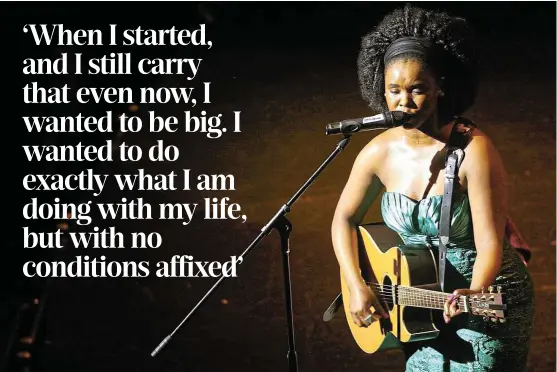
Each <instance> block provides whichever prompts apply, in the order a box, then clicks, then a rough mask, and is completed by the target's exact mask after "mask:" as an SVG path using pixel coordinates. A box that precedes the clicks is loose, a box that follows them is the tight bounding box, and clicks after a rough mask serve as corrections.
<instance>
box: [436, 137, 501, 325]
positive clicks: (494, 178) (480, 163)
mask: <svg viewBox="0 0 557 372" xmlns="http://www.w3.org/2000/svg"><path fill="white" fill-rule="evenodd" d="M461 170H462V172H459V173H461V174H463V175H464V176H465V177H466V181H467V185H468V196H469V199H470V209H471V212H472V221H473V225H474V242H475V245H476V251H477V255H476V262H475V263H474V269H473V271H472V283H471V284H470V288H463V289H457V290H455V291H454V292H453V294H452V295H450V296H449V298H448V299H447V301H446V302H445V311H444V312H443V318H444V319H445V322H447V323H448V322H449V321H450V319H451V318H452V317H454V316H456V315H459V314H460V313H461V310H460V309H458V308H457V306H456V304H457V303H458V297H459V296H460V295H469V294H472V293H477V292H480V291H481V290H482V288H487V287H489V286H490V285H493V283H494V282H495V278H496V277H497V274H498V273H499V270H500V269H501V257H502V252H503V236H504V234H505V221H506V218H507V197H508V190H507V186H508V185H507V174H506V171H505V168H504V166H503V161H502V159H501V156H500V155H499V152H498V151H497V149H496V148H495V146H494V145H493V143H492V142H491V140H490V139H489V138H488V137H487V136H486V135H485V134H484V133H482V132H480V131H479V130H478V129H475V130H474V136H473V139H472V141H471V142H470V144H469V145H468V147H467V149H466V156H465V160H464V161H463V163H462V168H461Z"/></svg>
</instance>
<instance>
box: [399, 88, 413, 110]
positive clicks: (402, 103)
mask: <svg viewBox="0 0 557 372" xmlns="http://www.w3.org/2000/svg"><path fill="white" fill-rule="evenodd" d="M409 101H410V98H409V97H408V94H407V93H406V92H402V93H400V99H399V101H398V106H399V107H407V106H408V104H409Z"/></svg>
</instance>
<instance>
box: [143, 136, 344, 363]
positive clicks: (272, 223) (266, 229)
mask: <svg viewBox="0 0 557 372" xmlns="http://www.w3.org/2000/svg"><path fill="white" fill-rule="evenodd" d="M349 142H350V134H346V135H345V136H344V138H343V139H342V140H340V141H339V143H338V144H337V146H336V148H335V149H334V150H333V151H332V152H331V154H330V155H329V156H328V157H327V158H326V159H325V161H324V162H323V163H322V164H321V165H320V166H319V168H317V170H315V172H314V173H313V174H312V175H311V176H310V177H309V178H308V180H307V181H306V182H305V183H304V184H303V185H302V186H301V187H300V188H299V189H298V191H296V193H295V194H294V195H293V196H292V197H291V198H290V200H288V202H286V204H284V205H283V206H282V207H280V208H279V210H278V211H277V212H276V213H275V215H274V216H273V217H272V218H271V219H270V220H269V222H268V223H267V224H266V225H265V226H263V228H262V229H261V232H260V233H259V235H257V237H256V238H255V239H254V240H253V242H251V244H250V245H249V246H248V247H247V248H246V249H245V250H244V252H242V254H241V255H240V258H241V260H239V261H240V262H242V261H243V259H244V257H245V256H247V255H248V254H249V253H250V252H251V251H252V250H253V248H255V247H256V246H257V245H258V244H259V243H260V242H261V240H263V238H264V237H265V236H266V235H269V234H270V233H271V231H272V230H273V228H277V230H279V232H280V230H281V228H280V227H277V223H280V222H282V221H284V217H285V216H286V214H288V212H290V208H291V207H292V205H293V204H294V203H295V202H296V200H298V198H299V197H300V196H301V195H302V194H303V193H304V192H305V191H306V190H307V189H308V188H309V187H310V186H311V184H312V183H313V182H314V181H315V180H316V179H317V177H318V176H319V175H320V174H321V172H323V170H324V169H325V168H326V167H327V166H328V165H329V163H331V162H332V161H333V159H334V158H335V157H336V156H337V155H338V154H339V153H340V152H341V151H342V150H344V148H345V147H346V146H347V145H348V143H349ZM224 278H225V276H221V277H220V278H219V279H218V280H217V282H216V283H215V284H214V285H213V286H212V287H211V288H210V289H209V290H208V291H207V293H205V295H204V296H203V297H202V298H201V300H199V302H198V303H197V305H195V306H194V307H193V309H192V310H191V311H190V312H189V313H188V315H186V317H185V318H184V319H183V320H182V321H181V322H180V324H178V326H177V327H176V328H175V329H174V331H172V333H170V334H169V335H168V336H166V337H165V338H164V339H163V340H162V341H161V342H160V344H159V345H158V346H157V347H156V348H155V349H154V350H153V352H152V353H151V356H152V357H154V356H156V355H157V354H158V353H159V352H160V351H161V350H162V349H163V348H164V347H165V346H166V344H168V342H169V341H170V339H171V338H172V337H173V336H174V334H175V333H176V332H178V330H179V329H180V328H181V327H182V326H183V325H184V323H186V321H187V320H188V319H189V318H190V317H191V316H192V315H193V313H195V311H196V310H197V309H198V308H199V307H200V306H201V305H202V304H203V303H204V302H205V301H206V300H207V298H208V297H209V296H210V295H211V294H212V293H213V292H214V290H215V289H217V287H218V286H219V285H220V284H221V283H222V281H223V280H224Z"/></svg>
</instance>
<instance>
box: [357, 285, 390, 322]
mask: <svg viewBox="0 0 557 372" xmlns="http://www.w3.org/2000/svg"><path fill="white" fill-rule="evenodd" d="M372 306H373V308H374V310H375V311H374V312H373V313H372V312H371V307H372ZM350 313H351V314H352V320H353V321H354V323H355V324H356V325H358V326H359V327H368V326H369V325H370V324H371V323H372V321H373V319H375V320H379V319H381V318H388V317H389V313H387V312H386V311H385V309H384V308H383V306H382V305H381V302H380V301H379V296H378V295H377V293H376V292H375V291H372V290H371V288H370V287H369V286H368V285H366V284H364V283H362V284H361V285H358V286H356V287H354V288H352V289H351V290H350ZM366 318H367V319H368V320H367V321H366ZM369 319H371V321H370V320H369Z"/></svg>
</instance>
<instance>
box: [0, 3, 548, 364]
mask: <svg viewBox="0 0 557 372" xmlns="http://www.w3.org/2000/svg"><path fill="white" fill-rule="evenodd" d="M420 5H421V6H423V7H426V8H437V7H441V5H442V4H441V3H420ZM400 6H403V3H397V2H389V3H375V2H359V3H265V4H263V3H247V2H246V3H234V2H230V3H197V2H191V3H182V2H172V3H165V2H157V3H154V2H153V3H143V2H125V3H116V2H110V3H108V2H105V3H79V4H78V3H32V2H25V3H9V4H7V3H4V4H3V5H2V15H3V22H2V23H3V27H4V33H3V35H2V36H3V39H4V51H3V52H2V55H3V58H2V60H3V62H4V63H3V65H4V66H5V67H4V69H3V72H4V79H3V85H4V88H3V91H4V95H3V96H4V97H5V99H4V107H3V114H4V125H3V135H2V139H3V146H2V147H3V149H4V151H5V155H4V162H3V163H4V164H3V165H4V173H3V177H2V179H3V184H4V186H8V189H7V190H6V191H5V193H4V203H3V204H4V207H5V209H4V210H5V211H7V213H5V221H6V222H5V223H4V224H5V225H4V228H3V232H4V234H3V238H4V239H3V250H2V254H3V256H2V257H1V258H0V263H1V268H0V269H1V272H2V276H3V280H2V281H1V283H0V285H1V287H0V291H1V292H0V294H1V304H0V309H1V311H0V336H1V339H0V347H1V349H0V351H2V353H3V354H2V355H3V357H8V356H13V355H14V353H15V352H16V351H17V350H15V349H9V350H10V353H9V355H5V354H4V350H8V346H9V345H10V342H9V340H10V339H13V338H10V335H14V333H13V331H14V330H15V329H16V328H14V325H17V324H20V325H21V328H20V330H21V329H26V328H25V327H28V326H27V325H26V324H25V321H26V320H29V319H31V320H32V319H33V314H34V313H33V311H27V312H23V313H20V314H22V315H23V317H24V319H23V320H22V322H19V323H18V322H17V314H18V309H19V308H20V307H21V305H22V304H24V303H28V302H29V301H30V300H32V299H33V298H37V297H38V296H40V295H41V294H44V293H48V299H47V301H46V302H44V303H45V304H46V307H45V309H44V315H43V316H42V317H41V318H40V319H41V327H40V329H41V330H43V331H44V335H43V337H41V338H40V343H39V344H38V348H37V350H35V351H33V355H32V360H33V361H36V362H37V363H38V364H37V366H36V369H35V370H37V371H45V372H78V371H79V372H97V371H105V372H112V371H165V372H174V371H191V372H193V371H203V372H205V371H216V370H224V369H227V370H232V371H262V370H265V371H268V372H271V371H285V370H286V350H287V338H286V335H287V333H286V321H285V316H284V305H283V304H284V302H283V288H282V268H281V257H280V246H279V239H278V236H277V235H276V234H272V235H270V236H269V237H267V239H266V240H264V242H263V244H262V245H261V246H260V247H259V248H257V249H256V250H255V251H254V252H253V253H251V254H250V255H249V256H248V257H247V259H246V261H245V262H244V264H242V265H241V270H240V275H239V277H238V278H235V279H230V280H227V281H226V282H225V283H224V284H223V285H222V286H221V287H220V288H219V289H218V290H217V292H215V294H214V295H213V296H212V297H211V298H210V299H209V300H208V301H207V302H206V303H205V305H204V306H203V307H202V308H201V309H200V310H199V311H198V312H197V313H196V314H195V315H194V317H193V318H192V319H191V321H190V322H189V323H188V324H186V325H185V326H184V327H183V328H182V329H181V331H180V332H179V333H177V334H176V335H175V337H174V338H173V339H172V341H171V342H170V343H169V344H168V346H167V347H166V348H165V349H164V350H163V351H162V352H161V353H160V354H159V355H158V356H157V357H156V358H151V357H150V352H151V351H152V350H153V348H154V347H155V346H156V345H157V344H158V343H159V341H160V340H161V339H162V338H164V337H165V336H166V335H167V334H168V333H169V332H171V331H172V330H173V329H174V327H175V326H176V325H177V324H178V323H179V322H180V320H181V319H182V318H183V316H185V314H187V313H188V312H189V311H190V309H191V308H192V306H194V305H195V304H196V303H197V301H198V300H199V299H200V298H201V296H202V295H203V294H204V293H205V291H206V290H207V289H208V288H209V287H210V286H211V285H212V283H213V280H211V279H179V280H178V279H177V280H163V279H157V278H156V277H154V275H153V276H151V277H149V278H145V279H56V280H53V281H46V280H26V279H25V278H24V277H23V275H22V272H21V264H22V263H23V262H25V261H27V260H35V261H39V260H42V259H49V260H61V259H68V258H70V257H72V254H81V253H82V252H77V250H75V251H74V252H72V251H70V252H67V251H55V250H38V249H35V250H25V251H24V250H23V248H22V229H21V228H22V226H24V221H23V220H22V217H21V208H22V206H23V205H24V204H25V203H27V202H28V200H29V198H31V197H33V196H36V193H33V194H24V195H22V186H21V179H22V176H23V174H24V173H28V172H32V171H33V172H43V173H44V172H47V171H51V172H52V171H53V169H54V170H56V171H60V172H76V171H80V170H82V169H85V165H83V164H61V163H58V164H50V165H48V166H49V167H50V166H52V167H54V168H53V169H51V168H48V167H47V165H46V164H42V165H40V166H37V165H31V164H28V163H26V161H25V159H24V154H23V151H22V149H21V145H22V144H42V143H45V144H49V143H76V142H78V141H83V142H88V143H99V142H100V141H104V140H106V139H108V138H107V137H103V136H94V135H87V136H84V137H79V136H75V135H73V136H59V137H57V138H55V137H48V138H47V137H37V136H30V135H29V134H28V133H27V132H26V129H25V125H24V124H23V122H22V120H21V116H24V115H45V114H50V115H69V114H76V113H78V112H82V113H84V114H89V115H93V114H95V115H100V114H102V113H104V112H105V111H106V110H112V111H114V112H129V107H128V106H127V105H113V106H109V107H108V106H106V105H85V106H79V105H75V104H72V105H66V106H61V105H60V106H44V105H23V104H22V102H23V100H22V95H21V88H22V87H23V85H25V84H26V83H27V82H29V81H30V79H29V78H28V77H24V76H23V75H22V74H21V62H22V61H23V59H24V58H25V57H30V56H36V57H39V56H43V57H47V56H50V57H57V56H58V55H59V53H61V52H68V53H75V52H83V53H84V54H85V55H89V56H93V55H99V56H100V55H102V54H106V53H110V52H115V51H123V52H131V53H133V57H134V60H135V59H138V58H140V57H144V56H151V57H171V56H174V57H176V58H188V57H189V58H203V59H204V61H203V62H202V65H201V68H200V71H199V76H198V77H197V78H196V79H195V82H194V86H195V84H201V82H203V81H210V82H212V89H213V90H212V93H213V94H212V99H213V102H214V104H212V105H211V106H210V107H202V106H201V105H198V106H197V107H196V108H194V109H193V110H192V111H194V112H195V111H199V110H201V109H207V110H208V111H209V112H212V113H218V112H231V111H233V110H242V129H243V132H242V133H241V134H232V133H225V135H224V137H223V138H221V139H218V140H209V139H207V138H205V137H204V136H202V135H199V134H189V135H188V134H185V133H180V132H177V133H174V134H165V135H153V134H151V135H149V134H148V133H146V132H144V133H140V134H135V135H126V136H123V137H113V138H112V139H114V140H117V141H122V140H125V141H126V142H128V143H135V144H139V145H141V146H145V147H147V146H150V145H152V144H154V143H155V141H156V140H157V139H164V141H165V143H167V144H174V145H176V146H178V147H179V148H180V151H181V156H180V159H179V160H178V161H176V162H175V163H164V164H162V165H157V164H152V163H149V162H141V163H140V164H133V165H127V164H123V163H119V162H115V163H111V164H96V165H95V167H96V170H97V172H105V173H114V172H121V173H125V172H129V173H131V172H134V170H135V169H136V168H144V169H146V171H148V172H151V173H168V172H170V171H171V170H180V169H182V168H189V169H192V174H197V173H201V172H203V173H210V172H215V173H233V174H234V175H235V176H236V184H237V191H234V192H226V193H225V192H223V193H220V194H219V193H216V194H215V196H225V195H226V196H230V197H231V198H232V200H233V201H234V202H238V203H240V204H241V205H242V208H243V211H244V212H245V214H246V215H247V216H248V222H247V223H245V224H241V223H239V222H236V221H227V222H219V221H203V220H202V219H197V220H195V223H192V225H190V226H188V227H184V226H182V225H181V224H180V223H179V222H177V221H171V222H164V221H139V222H137V221H136V222H134V223H132V224H130V223H126V222H123V221H122V222H117V223H116V226H117V227H118V229H119V230H120V231H123V232H130V231H146V232H150V231H157V232H159V233H161V234H162V235H163V239H164V243H163V246H162V247H161V248H159V249H156V250H144V251H137V252H134V251H132V250H129V249H123V250H119V251H117V252H114V251H112V250H111V251H110V252H108V253H107V252H105V251H103V252H91V251H89V252H87V253H89V254H90V255H92V256H100V255H101V253H102V254H104V255H106V256H107V259H108V260H120V261H122V260H132V259H133V260H137V261H140V260H149V261H151V262H156V261H158V260H169V259H170V258H171V257H172V255H174V254H191V255H193V256H194V257H196V258H199V259H203V260H225V259H227V258H228V257H229V256H231V255H237V254H240V253H241V252H242V251H243V249H244V248H245V247H246V246H247V244H248V243H250V242H251V240H252V239H253V238H254V237H255V236H256V235H257V234H258V232H259V230H260V229H261V227H262V226H263V224H264V223H265V222H266V221H267V220H268V219H269V218H270V216H271V215H272V213H273V212H275V211H276V210H277V209H278V208H279V207H280V206H281V205H282V204H283V203H284V202H285V201H286V200H287V199H288V197H289V196H291V195H292V193H294V191H296V190H297V188H298V187H299V185H301V184H302V183H303V182H304V181H305V180H306V179H307V177H309V175H310V174H311V173H312V172H313V170H314V169H315V168H316V167H317V166H318V165H319V164H320V163H321V161H322V160H323V159H324V158H325V157H326V156H327V155H328V154H329V153H330V151H332V150H333V148H334V146H335V145H336V143H337V140H338V138H330V137H326V136H325V135H324V125H325V124H326V123H329V122H332V121H336V120H340V119H346V118H352V117H361V116H367V115H370V114H374V113H371V112H370V111H369V109H367V108H366V105H365V103H364V102H363V100H362V99H361V98H360V95H359V91H358V85H357V75H356V58H357V54H358V48H359V42H360V37H361V36H362V35H363V34H364V33H366V32H367V31H368V30H370V29H371V28H372V27H373V26H374V25H375V24H376V23H377V22H378V21H379V20H380V19H381V18H382V17H383V16H384V15H385V14H386V13H388V12H389V11H391V10H392V9H393V8H395V7H400ZM443 6H444V7H445V8H444V9H446V10H448V11H449V12H451V13H452V14H454V15H460V16H464V17H466V18H468V19H469V20H470V21H471V22H472V23H473V25H474V27H475V28H476V31H477V33H478V36H479V42H480V51H481V53H480V56H481V58H482V67H483V73H484V76H483V80H482V85H481V87H480V92H479V96H478V99H477V103H476V105H475V106H474V107H473V108H472V109H471V110H469V112H467V114H466V116H467V117H469V118H470V119H472V120H474V121H476V122H477V123H478V124H479V125H480V127H481V128H482V129H483V130H484V131H486V132H487V133H488V134H489V135H490V136H491V137H492V138H493V140H494V142H495V143H496V145H497V147H498V148H499V149H500V151H501V153H502V155H503V157H504V159H505V164H506V167H507V170H508V172H509V175H510V179H511V181H512V183H511V190H510V192H511V196H512V205H511V207H510V208H511V214H512V216H513V218H514V219H515V221H516V222H517V224H518V225H519V227H520V229H521V230H523V233H524V235H525V237H526V238H527V240H528V241H529V242H530V244H531V245H532V249H533V259H532V262H531V265H530V270H531V272H532V275H533V277H534V280H535V283H536V301H537V310H536V319H535V331H534V334H533V339H532V351H531V355H530V360H529V370H531V371H536V372H544V371H554V370H555V369H554V368H555V245H554V244H555V243H554V241H555V66H556V65H555V3H552V2H544V3H534V2H528V3H520V2H518V3H516V2H512V3H510V2H505V3H502V2H497V3H479V2H474V3H465V2H455V3H451V4H446V3H444V4H443ZM62 22H63V23H64V25H65V26H66V27H71V28H77V27H79V28H86V27H92V28H101V29H103V30H105V29H107V28H108V24H110V23H117V24H118V25H121V26H122V27H126V28H132V27H137V26H143V27H151V28H170V27H171V26H176V27H177V28H195V27H196V26H197V25H199V24H200V23H206V24H207V34H208V36H209V39H210V40H212V41H213V48H212V49H210V50H206V49H203V48H161V47H153V48H149V49H145V48H129V49H122V50H116V49H114V48H115V47H110V49H109V48H106V47H105V48H103V47H95V48H92V47H87V48H55V47H52V48H46V47H41V48H37V47H32V45H31V42H30V37H29V35H26V34H24V33H23V32H22V28H23V25H24V24H27V23H48V24H52V23H62ZM37 81H40V82H41V83H43V84H45V85H46V84H50V85H54V86H61V85H63V84H66V83H67V84H69V85H70V86H73V87H79V86H83V85H97V86H109V85H110V86H132V87H140V86H155V87H156V86H192V85H191V84H190V83H189V82H188V81H185V80H184V79H183V78H182V77H180V76H164V77H163V78H149V77H147V76H141V75H139V74H136V75H134V76H133V77H132V78H129V77H126V78H123V77H114V76H97V77H91V76H89V77H88V76H86V75H85V76H82V77H75V76H65V77H64V76H51V77H48V76H42V77H40V78H38V79H37ZM188 109H189V106H187V107H184V106H180V105H164V106H155V105H144V106H139V107H138V111H137V112H136V114H137V115H140V116H141V117H142V118H146V117H147V116H146V115H147V111H149V110H156V111H157V113H158V114H160V115H175V116H180V115H181V113H182V111H184V110H188ZM144 122H146V119H145V120H144ZM373 135H374V134H373V133H370V132H368V133H367V134H361V135H358V136H355V137H354V138H353V141H352V143H351V144H350V146H349V147H348V148H347V149H346V151H345V152H343V153H342V154H341V155H340V156H339V157H338V158H337V159H336V160H335V161H334V162H333V164H332V165H331V166H330V167H329V168H328V169H327V170H326V171H325V172H324V173H323V174H322V176H321V177H320V178H319V179H318V180H317V181H316V183H315V184H314V185H313V186H312V188H310V189H309V190H308V191H307V192H306V193H305V194H304V195H303V196H302V198H301V199H300V200H299V201H298V203H297V204H295V206H294V208H293V210H292V212H291V213H290V214H289V218H290V219H291V221H292V223H293V224H294V230H293V233H292V237H291V238H292V247H291V263H292V280H293V283H292V287H293V305H294V312H295V318H294V321H295V330H296V340H297V349H298V353H299V363H300V371H335V372H340V371H369V370H375V371H400V370H403V359H402V356H401V354H400V353H399V352H397V351H392V352H385V353H381V354H378V355H366V354H364V353H363V352H361V351H360V350H359V349H358V348H357V346H356V345H355V343H354V342H353V340H352V338H351V336H350V334H349V331H348V327H347V325H346V323H345V320H344V319H343V316H342V315H340V316H337V318H336V319H334V320H333V321H331V322H329V323H324V322H323V321H322V320H321V316H322V313H323V311H324V310H325V309H326V308H327V306H328V305H329V303H330V302H331V300H332V299H333V298H334V296H335V295H336V294H337V293H338V291H339V277H338V265H337V262H336V259H335V257H334V254H333V250H332V246H331V243H330V237H329V226H330V221H331V219H332V214H333V211H334V208H335V205H336V202H337V200H338V196H339V195H340V192H341V190H342V187H343V185H344V183H345V181H346V179H347V176H348V172H349V170H350V167H351V165H352V162H353V161H354V158H355V156H356V154H357V153H358V152H359V150H360V149H361V148H362V147H363V146H364V144H365V143H366V142H367V141H369V140H370V139H371V138H372V137H373ZM16 195H17V197H16ZM211 195H212V194H211ZM56 196H58V197H61V198H64V200H95V201H117V200H119V199H120V198H121V197H123V196H125V197H127V198H128V199H131V198H135V197H144V198H146V199H148V200H149V201H150V202H152V203H153V204H156V203H162V202H167V201H173V202H184V203H185V202H199V201H201V200H202V198H203V197H205V196H210V195H207V194H206V193H202V192H193V191H191V192H187V193H186V192H182V193H181V192H172V193H164V192H157V193H154V192H145V193H139V192H137V193H133V194H132V193H123V192H119V191H118V190H117V189H116V187H115V185H113V184H111V185H110V189H108V190H105V192H104V193H103V194H102V195H101V196H100V197H99V198H97V199H94V198H93V197H92V196H91V195H88V194H81V195H77V194H73V193H72V194H68V195H64V194H58V193H57V194H55V193H42V194H40V197H41V198H43V200H52V199H53V198H54V197H56ZM12 202H13V203H12ZM378 210H379V209H378V203H375V204H374V205H373V207H372V209H371V210H370V212H369V214H368V216H367V219H366V221H367V222H371V221H380V215H379V213H378ZM95 222H96V225H98V226H100V227H104V226H103V224H104V225H105V226H111V225H114V223H112V222H111V221H98V220H96V221H95ZM53 225H54V224H53V223H52V221H50V222H46V223H43V224H36V225H33V226H34V228H35V229H43V228H44V229H45V230H49V231H51V230H52V229H54V226H53ZM45 289H47V291H46V292H45ZM224 300H226V301H224ZM33 309H34V308H33V307H31V310H33ZM22 332H23V331H22ZM16 334H17V333H16ZM16 339H17V337H16ZM24 360H25V359H24ZM5 361H7V359H6V358H4V359H3V362H5ZM4 366H5V364H4ZM12 366H13V365H12ZM13 370H18V369H13Z"/></svg>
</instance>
